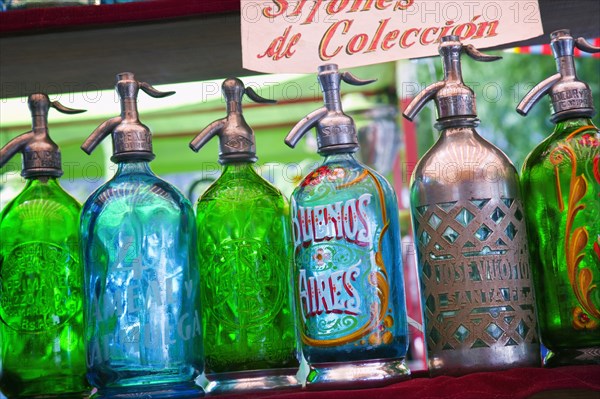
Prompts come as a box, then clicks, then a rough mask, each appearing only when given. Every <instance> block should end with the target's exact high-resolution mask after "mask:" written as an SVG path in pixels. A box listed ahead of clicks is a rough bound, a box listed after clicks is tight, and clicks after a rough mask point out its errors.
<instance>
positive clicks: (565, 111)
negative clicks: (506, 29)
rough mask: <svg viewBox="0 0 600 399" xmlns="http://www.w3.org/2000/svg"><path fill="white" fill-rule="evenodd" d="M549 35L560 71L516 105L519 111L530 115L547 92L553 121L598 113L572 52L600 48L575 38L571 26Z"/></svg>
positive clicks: (595, 51)
mask: <svg viewBox="0 0 600 399" xmlns="http://www.w3.org/2000/svg"><path fill="white" fill-rule="evenodd" d="M550 38H551V41H550V47H552V53H553V54H554V59H555V60H556V68H557V70H558V73H557V74H555V75H552V76H550V77H549V78H548V79H546V80H544V81H543V82H541V83H540V84H538V85H537V86H536V87H534V88H533V89H532V90H531V91H530V92H529V93H527V95H526V96H525V97H524V98H523V100H522V101H521V103H519V105H518V106H517V112H518V113H519V114H521V115H523V116H525V115H527V114H528V113H529V111H530V110H531V108H533V106H534V105H535V104H536V103H537V102H538V101H539V100H540V99H541V98H542V97H543V96H544V95H546V94H548V95H550V99H551V104H552V117H551V118H550V119H551V121H552V122H557V121H560V120H564V119H569V118H572V117H576V116H582V117H589V118H591V117H592V116H594V115H595V114H596V110H595V109H594V100H593V98H592V91H591V90H590V87H589V86H588V84H587V83H585V82H582V81H580V80H579V79H578V78H577V72H576V70H575V61H574V60H573V53H574V51H575V48H576V47H577V48H578V49H579V50H581V51H585V52H588V53H597V52H599V51H600V48H599V47H594V46H592V45H591V44H589V43H588V42H586V41H585V39H583V38H581V37H580V38H579V39H577V40H575V39H574V38H573V37H572V36H571V32H570V31H569V30H568V29H562V30H557V31H554V32H552V34H551V35H550Z"/></svg>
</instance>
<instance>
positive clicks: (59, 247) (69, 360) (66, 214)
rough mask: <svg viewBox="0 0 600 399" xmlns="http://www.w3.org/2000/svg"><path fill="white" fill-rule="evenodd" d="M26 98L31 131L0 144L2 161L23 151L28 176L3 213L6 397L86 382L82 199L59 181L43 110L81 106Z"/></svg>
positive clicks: (1, 339) (75, 389)
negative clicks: (30, 115)
mask: <svg viewBox="0 0 600 399" xmlns="http://www.w3.org/2000/svg"><path fill="white" fill-rule="evenodd" d="M28 103H29V109H30V110H31V114H32V130H31V131H30V132H27V133H24V134H22V135H20V136H18V137H16V138H14V139H13V140H11V141H10V142H9V143H7V144H6V146H4V147H3V148H2V150H0V166H3V165H5V164H6V163H7V162H8V161H9V160H10V159H11V158H12V157H13V156H14V155H15V154H16V153H17V152H21V153H22V155H23V168H22V172H21V175H22V176H23V177H24V178H25V179H26V180H27V181H26V185H25V188H24V189H23V191H21V193H20V194H19V195H18V196H17V197H16V198H14V199H13V200H12V201H10V202H9V203H8V204H7V205H6V207H5V208H4V209H3V210H2V213H1V214H0V237H1V244H0V318H1V321H0V390H1V391H2V393H3V394H4V395H6V396H7V397H9V398H13V397H19V398H21V397H39V396H44V397H47V395H66V394H77V393H80V394H81V393H82V392H84V391H85V390H86V389H87V384H86V381H85V372H86V367H85V347H84V344H83V270H82V265H81V263H80V258H79V238H78V229H79V212H80V209H81V205H80V204H79V203H78V202H77V201H76V200H75V199H74V198H73V197H71V196H70V195H69V194H68V193H67V192H65V191H64V190H63V188H62V187H61V186H60V184H59V182H58V178H59V177H60V176H62V174H63V172H62V168H61V154H60V150H59V149H58V146H57V145H56V144H55V143H54V142H53V141H52V139H51V138H50V136H49V135H48V110H49V108H50V107H53V108H55V109H57V110H58V111H60V112H63V113H79V112H83V111H80V110H74V109H70V108H67V107H65V106H63V105H61V104H60V103H58V102H56V101H54V102H51V101H50V100H49V98H48V96H47V95H46V94H42V93H36V94H32V95H30V96H29V99H28ZM80 396H81V395H80Z"/></svg>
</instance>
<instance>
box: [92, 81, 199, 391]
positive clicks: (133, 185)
mask: <svg viewBox="0 0 600 399" xmlns="http://www.w3.org/2000/svg"><path fill="white" fill-rule="evenodd" d="M139 89H142V90H143V91H145V92H146V93H148V94H149V95H151V96H153V97H164V96H166V95H170V94H173V92H169V93H161V92H159V91H157V90H156V89H154V88H153V87H152V86H150V85H148V84H147V83H144V82H138V81H136V80H135V78H134V76H133V74H131V73H122V74H119V75H117V91H118V93H119V95H120V98H121V116H118V117H115V118H112V119H109V120H108V121H106V122H104V123H103V124H101V125H100V126H99V127H98V128H97V129H96V130H95V131H94V132H93V133H92V135H91V136H90V137H89V138H88V139H87V141H86V142H85V143H84V144H83V145H82V149H83V150H84V151H85V152H87V153H88V154H89V153H91V151H93V149H94V148H95V147H96V146H97V145H98V144H99V143H100V142H101V141H102V140H103V139H104V138H106V136H108V135H110V134H112V139H113V148H114V153H113V156H112V158H111V159H112V161H113V162H115V163H117V165H118V169H117V172H116V174H115V176H114V177H113V178H112V179H111V180H109V181H108V182H107V183H105V184H104V185H103V186H101V187H100V188H99V189H98V190H96V191H95V192H94V193H93V194H92V195H91V196H90V197H89V198H88V200H87V201H86V202H85V204H84V207H83V211H82V217H81V242H82V251H83V260H84V268H85V296H86V304H85V322H86V343H87V362H88V379H89V381H90V383H91V384H92V385H93V386H95V387H97V388H98V391H99V394H100V395H101V396H103V397H111V398H118V397H130V396H131V395H132V394H147V395H150V396H151V397H152V398H173V397H180V396H183V395H187V394H196V395H198V394H199V393H201V392H202V391H201V390H200V389H199V388H197V387H196V386H195V384H194V381H193V380H194V378H195V376H196V374H197V373H198V372H200V371H202V368H203V361H202V341H201V328H202V327H201V319H200V310H199V309H200V306H199V293H198V290H197V285H198V275H197V274H198V272H197V267H196V264H197V263H196V238H195V237H196V228H195V220H194V214H193V210H192V207H191V204H190V203H189V201H188V200H187V199H185V198H184V196H183V195H182V194H181V193H180V192H179V191H177V190H176V189H175V188H174V187H173V186H172V185H170V184H169V183H167V182H165V181H163V180H161V179H159V178H158V177H157V176H156V175H154V174H153V173H152V171H151V170H150V166H149V162H150V161H151V160H152V159H154V154H153V153H152V141H151V133H150V130H149V129H148V128H147V127H146V126H145V125H143V124H142V123H141V122H140V121H139V119H138V113H137V104H136V102H137V93H138V91H139Z"/></svg>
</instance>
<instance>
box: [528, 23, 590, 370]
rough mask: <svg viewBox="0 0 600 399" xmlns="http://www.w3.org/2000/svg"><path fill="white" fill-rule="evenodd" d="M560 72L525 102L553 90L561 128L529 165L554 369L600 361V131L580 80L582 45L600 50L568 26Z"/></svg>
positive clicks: (557, 39)
mask: <svg viewBox="0 0 600 399" xmlns="http://www.w3.org/2000/svg"><path fill="white" fill-rule="evenodd" d="M551 47H552V51H553V53H554V58H555V59H556V64H557V67H558V71H559V73H557V74H555V75H553V76H551V77H550V78H548V79H546V80H544V81H543V82H542V83H541V84H540V85H538V86H536V87H535V88H534V89H533V90H532V91H531V92H530V93H529V94H527V96H526V97H525V98H524V99H523V101H522V102H521V103H520V104H519V106H518V108H517V111H518V112H519V113H520V114H522V115H526V114H527V113H528V112H529V110H530V109H531V108H532V107H533V106H534V105H535V104H536V103H537V101H539V100H540V99H541V98H542V97H543V96H544V95H545V94H549V95H550V98H551V103H552V111H553V114H552V117H551V121H552V122H553V123H555V124H556V126H555V128H554V132H552V134H551V135H550V136H549V137H548V138H547V139H546V140H544V141H543V142H542V143H540V144H539V145H538V146H537V147H536V148H535V149H534V150H533V151H532V152H531V153H530V154H529V155H528V157H527V159H526V160H525V163H524V165H523V171H522V176H521V183H522V186H523V192H524V196H525V209H526V211H527V212H526V220H527V223H528V231H529V233H530V234H529V240H530V246H529V248H530V250H531V255H532V266H533V277H534V284H535V290H536V300H537V308H538V318H539V323H540V332H541V338H542V343H543V344H544V345H545V346H546V347H547V348H548V349H549V350H550V352H549V353H548V355H547V356H546V358H545V360H544V361H545V364H546V365H547V366H558V365H566V364H586V363H591V364H600V289H598V287H599V286H600V131H599V130H598V128H597V127H596V126H595V125H594V123H593V122H592V120H591V118H592V116H593V115H594V114H595V110H594V105H593V99H592V92H591V90H590V88H589V86H588V85H587V84H586V83H584V82H582V81H580V80H579V79H578V78H577V74H576V71H575V63H574V60H573V53H574V49H575V47H577V48H579V49H580V50H582V51H586V52H590V53H592V52H598V51H600V48H597V47H593V46H591V45H590V44H589V43H587V42H586V41H585V40H584V39H581V38H580V39H577V40H574V39H573V37H572V36H571V34H570V32H569V31H568V30H559V31H556V32H553V33H552V34H551Z"/></svg>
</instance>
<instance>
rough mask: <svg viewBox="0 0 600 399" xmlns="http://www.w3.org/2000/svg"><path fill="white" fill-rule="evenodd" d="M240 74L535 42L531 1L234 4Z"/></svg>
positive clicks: (538, 24)
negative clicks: (448, 47) (452, 44)
mask: <svg viewBox="0 0 600 399" xmlns="http://www.w3.org/2000/svg"><path fill="white" fill-rule="evenodd" d="M241 21H242V52H243V60H244V61H243V62H244V68H246V69H250V70H254V71H259V72H272V73H310V72H315V71H316V69H317V66H319V65H322V64H326V63H336V64H338V65H339V66H340V67H341V68H347V67H353V66H359V65H368V64H375V63H380V62H386V61H393V60H398V59H403V58H415V57H424V56H431V55H436V54H437V48H438V44H439V42H440V38H441V37H442V36H446V35H457V36H460V38H461V40H462V41H463V42H465V43H470V44H473V45H475V47H477V48H479V49H482V48H486V47H491V46H497V45H500V44H505V43H511V42H515V41H519V40H524V39H529V38H532V37H535V36H539V35H541V34H543V30H542V21H541V17H540V11H539V4H538V1H537V0H496V1H441V0H439V1H437V0H436V1H428V0H425V1H418V0H298V1H288V0H259V1H252V0H241Z"/></svg>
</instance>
